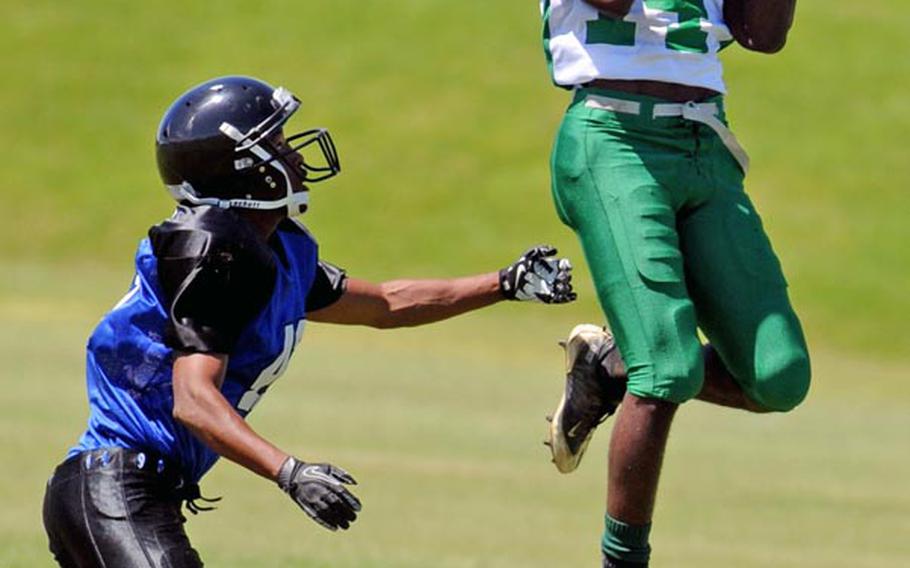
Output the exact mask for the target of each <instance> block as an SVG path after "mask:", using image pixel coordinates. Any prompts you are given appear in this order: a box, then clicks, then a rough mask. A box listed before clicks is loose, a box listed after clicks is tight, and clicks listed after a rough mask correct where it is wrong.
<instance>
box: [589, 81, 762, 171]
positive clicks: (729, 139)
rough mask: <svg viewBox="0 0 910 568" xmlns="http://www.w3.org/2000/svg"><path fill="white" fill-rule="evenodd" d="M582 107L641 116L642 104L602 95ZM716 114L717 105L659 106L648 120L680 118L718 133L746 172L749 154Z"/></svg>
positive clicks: (668, 104) (717, 111)
mask: <svg viewBox="0 0 910 568" xmlns="http://www.w3.org/2000/svg"><path fill="white" fill-rule="evenodd" d="M585 106H586V107H588V108H596V109H601V110H609V111H612V112H619V113H622V114H634V115H636V116H640V115H641V103H638V102H635V101H627V100H623V99H614V98H611V97H605V96H602V95H588V96H587V97H586V98H585ZM719 112H720V109H719V107H718V106H717V103H694V102H688V103H658V104H655V105H654V111H653V114H652V116H651V118H667V117H674V116H681V117H683V118H685V119H686V120H693V121H695V122H700V123H701V124H704V125H706V126H708V127H710V128H711V130H713V131H714V132H716V133H717V135H718V136H719V137H720V139H721V141H722V142H723V143H724V146H726V147H727V149H728V150H730V153H731V154H733V157H734V158H736V161H737V162H739V166H740V167H741V168H742V169H743V173H747V172H748V171H749V154H747V153H746V151H745V150H744V149H743V147H742V146H741V145H740V144H739V142H738V141H737V140H736V136H734V135H733V132H732V131H731V130H730V129H729V128H727V126H726V125H725V124H724V123H723V122H721V120H720V119H719V118H718V117H717V115H718V113H719Z"/></svg>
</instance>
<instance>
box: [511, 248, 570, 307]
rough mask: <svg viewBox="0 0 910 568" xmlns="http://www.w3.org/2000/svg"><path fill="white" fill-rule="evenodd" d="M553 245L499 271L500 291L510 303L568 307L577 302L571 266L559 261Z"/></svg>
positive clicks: (561, 259)
mask: <svg viewBox="0 0 910 568" xmlns="http://www.w3.org/2000/svg"><path fill="white" fill-rule="evenodd" d="M556 252H557V251H556V249H555V248H553V247H551V246H550V245H540V246H536V247H532V248H529V249H528V250H526V251H525V253H524V254H523V255H521V257H520V258H519V259H518V260H516V261H515V262H514V263H513V264H512V265H510V266H507V267H505V268H503V269H502V270H500V271H499V289H500V291H501V292H502V295H503V296H505V297H506V298H507V299H509V300H520V301H532V302H543V303H544V304H565V303H566V302H571V301H573V300H575V298H576V295H575V292H574V291H572V263H571V262H569V259H567V258H556V257H555V256H553V255H555V254H556Z"/></svg>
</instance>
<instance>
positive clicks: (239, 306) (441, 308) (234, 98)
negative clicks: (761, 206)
mask: <svg viewBox="0 0 910 568" xmlns="http://www.w3.org/2000/svg"><path fill="white" fill-rule="evenodd" d="M299 106H300V101H299V100H298V99H297V98H296V97H295V96H294V95H293V94H291V93H290V92H289V91H288V90H286V89H283V88H273V87H271V86H269V85H267V84H266V83H263V82H261V81H258V80H256V79H252V78H248V77H223V78H219V79H215V80H212V81H208V82H206V83H203V84H202V85H199V86H197V87H195V88H193V89H191V90H189V91H187V92H186V93H185V94H183V95H182V96H181V97H180V98H179V99H177V100H176V101H175V102H174V103H173V104H172V105H171V107H170V108H169V109H168V110H167V112H166V113H165V115H164V118H163V120H162V121H161V125H160V127H159V130H158V135H157V157H158V169H159V172H160V174H161V177H162V179H163V181H164V183H165V185H166V186H167V188H168V190H169V191H170V193H171V194H172V196H173V197H174V198H175V199H176V200H177V201H178V203H179V205H178V207H177V210H176V212H175V213H174V214H173V216H172V217H171V218H170V219H168V220H166V221H164V222H163V223H161V224H159V225H156V226H154V227H152V228H151V229H150V230H149V238H147V239H144V240H142V241H141V242H140V244H139V250H138V252H137V254H136V276H135V279H134V280H133V284H132V286H131V287H130V289H129V291H128V292H127V294H126V295H125V296H124V298H123V299H122V300H120V302H119V303H118V304H117V305H116V306H114V308H113V310H112V311H110V312H109V313H108V314H107V315H105V316H104V318H103V319H102V320H101V322H100V323H99V324H98V326H97V328H96V329H95V331H94V332H93V333H92V336H91V338H90V339H89V342H88V357H87V386H88V398H89V407H90V415H89V421H88V428H87V429H86V431H85V433H84V434H83V435H82V437H81V439H80V440H79V442H78V443H77V444H76V445H75V446H74V447H73V448H71V449H70V451H69V454H68V455H67V457H66V459H65V461H64V462H63V463H62V464H60V465H59V466H58V467H57V468H56V470H55V471H54V474H53V476H52V477H51V478H50V480H49V481H48V486H47V492H46V495H45V501H44V524H45V528H46V530H47V534H48V537H49V541H50V549H51V552H52V553H53V554H54V557H55V559H56V560H57V562H58V563H59V564H60V565H61V566H66V567H70V566H78V567H90V566H118V567H119V566H130V567H139V566H150V567H158V566H169V567H183V566H201V565H202V562H201V560H200V559H199V555H198V554H197V552H196V551H195V550H194V549H193V548H192V546H191V545H190V542H189V540H188V539H187V536H186V533H185V531H184V527H183V524H184V522H185V519H184V517H183V516H182V514H181V503H182V502H184V501H186V502H187V507H188V508H189V509H190V510H191V511H192V512H196V511H197V510H199V509H205V508H207V507H205V506H204V505H201V504H199V503H198V500H199V499H202V498H201V497H200V494H199V488H198V481H199V479H200V478H201V477H202V476H203V475H204V474H205V473H206V471H208V470H209V469H210V468H211V467H212V465H214V463H215V462H216V460H217V459H218V458H219V457H220V456H224V457H226V458H228V459H229V460H231V461H233V462H235V463H237V464H240V465H242V466H243V467H246V468H248V469H249V470H251V471H253V472H255V473H257V474H259V475H261V476H263V477H265V478H267V479H269V480H272V481H274V482H276V483H277V485H278V487H279V488H280V489H281V490H282V491H284V492H286V493H287V494H288V495H289V496H290V498H291V499H292V500H293V501H294V502H295V503H297V505H299V506H300V508H301V509H303V511H304V512H305V513H306V514H307V515H309V516H310V517H311V518H312V519H313V520H314V521H316V522H317V523H319V524H320V525H322V526H323V527H325V528H327V529H330V530H337V529H339V528H340V529H346V528H348V526H349V525H350V524H351V523H352V522H353V521H354V519H355V518H356V516H357V512H358V511H359V510H360V501H359V500H358V499H357V497H355V496H354V495H353V494H352V493H351V492H350V491H349V490H348V488H347V487H346V486H348V485H351V484H354V483H355V482H354V479H353V477H351V475H350V474H348V473H347V472H346V471H344V470H343V469H341V468H340V467H337V466H334V465H331V464H328V463H310V462H306V461H303V460H301V459H297V458H295V457H293V456H290V455H288V454H287V453H286V452H284V451H282V450H281V449H279V448H278V447H276V446H275V445H273V444H272V443H270V442H269V441H268V440H265V439H264V438H263V437H261V436H260V435H258V434H257V433H256V432H255V431H253V429H252V428H250V426H249V425H248V424H247V423H246V422H245V421H244V417H245V416H246V415H247V414H248V413H249V412H250V411H251V410H252V409H253V407H254V406H255V405H256V403H257V402H258V401H259V399H260V398H261V397H262V395H263V394H264V393H265V392H266V390H267V389H268V388H269V386H270V385H271V384H272V383H273V382H274V381H275V379H277V378H278V377H279V376H280V375H281V374H282V372H283V371H284V370H285V369H286V368H287V365H288V360H289V359H290V356H291V354H292V353H293V351H294V347H295V345H296V344H297V342H298V341H299V340H300V338H301V335H302V332H303V327H304V322H305V321H306V320H310V321H318V322H331V323H341V324H354V325H358V324H359V325H367V326H372V327H377V328H390V327H401V326H414V325H421V324H426V323H430V322H434V321H439V320H442V319H445V318H449V317H452V316H455V315H458V314H461V313H464V312H468V311H471V310H475V309H478V308H482V307H485V306H488V305H491V304H494V303H496V302H498V301H500V300H504V299H510V300H531V301H540V302H545V303H555V304H558V303H563V302H569V301H572V300H573V299H574V298H575V294H574V293H573V291H572V286H571V281H570V278H571V265H570V264H569V262H568V261H567V260H565V259H559V258H555V257H554V255H555V253H556V251H555V250H554V249H552V248H550V247H547V246H539V247H534V248H532V249H530V250H528V251H527V252H526V253H525V254H524V255H522V256H521V257H520V258H519V259H518V260H517V261H516V262H515V263H513V264H512V265H510V266H508V267H506V268H504V269H502V270H500V271H499V272H490V273H487V274H481V275H476V276H469V277H465V278H455V279H449V280H397V281H392V282H385V283H382V284H374V283H371V282H367V281H364V280H358V279H355V278H349V277H347V275H346V273H345V271H343V270H341V269H340V268H337V267H335V266H333V265H331V264H329V263H328V262H325V261H323V260H321V259H320V258H319V254H318V248H317V245H316V241H315V240H314V239H313V237H312V235H310V233H309V232H307V230H306V229H305V228H304V227H303V225H301V224H299V223H297V222H296V221H294V220H293V219H292V217H294V216H295V215H298V214H300V213H302V212H303V211H305V210H306V208H307V196H308V193H307V191H308V187H309V185H310V184H313V183H317V182H319V181H323V180H325V179H328V178H330V177H332V176H334V175H335V174H337V173H338V172H339V171H340V164H339V160H338V155H337V153H336V151H335V146H334V144H333V142H332V139H331V137H330V136H329V133H328V132H327V131H326V130H324V129H312V130H306V131H304V132H301V133H299V134H294V135H292V136H285V133H284V126H285V123H286V122H287V121H288V119H290V118H291V116H292V115H293V114H294V113H295V112H296V111H297V109H298V108H299ZM305 149H307V150H305ZM309 150H315V152H313V154H315V155H317V156H318V157H319V160H318V163H316V162H314V161H313V160H312V159H310V160H307V159H305V158H304V157H303V154H302V153H301V152H307V151H309ZM203 501H205V499H203Z"/></svg>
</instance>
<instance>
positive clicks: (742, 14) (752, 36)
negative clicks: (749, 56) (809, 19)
mask: <svg viewBox="0 0 910 568" xmlns="http://www.w3.org/2000/svg"><path fill="white" fill-rule="evenodd" d="M795 11H796V0H725V2H724V21H726V23H727V25H728V26H729V28H730V32H731V33H732V34H733V37H734V39H736V41H737V42H738V43H739V44H740V45H742V46H743V47H745V48H746V49H749V50H752V51H759V52H762V53H777V52H778V51H780V50H781V49H783V48H784V45H785V44H786V43H787V33H788V32H789V31H790V28H791V27H792V26H793V15H794V13H795Z"/></svg>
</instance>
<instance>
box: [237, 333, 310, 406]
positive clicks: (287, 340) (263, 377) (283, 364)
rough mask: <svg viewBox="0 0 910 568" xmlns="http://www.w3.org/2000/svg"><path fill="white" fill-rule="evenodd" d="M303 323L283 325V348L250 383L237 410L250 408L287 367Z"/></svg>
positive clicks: (300, 334) (301, 335)
mask: <svg viewBox="0 0 910 568" xmlns="http://www.w3.org/2000/svg"><path fill="white" fill-rule="evenodd" d="M305 323H306V320H300V321H299V322H297V324H293V323H289V324H287V325H286V326H284V348H283V349H282V350H281V353H279V354H278V357H276V358H275V360H274V361H272V364H271V365H269V366H268V367H266V368H265V369H263V370H262V372H261V373H259V376H258V377H256V380H255V381H253V384H252V385H250V389H249V390H248V391H246V392H245V393H243V396H242V397H240V401H239V402H238V403H237V410H240V411H242V412H249V411H250V410H252V409H253V407H254V406H256V403H258V402H259V399H260V398H262V395H263V394H265V390H266V389H267V388H269V385H271V384H272V383H274V382H275V381H276V380H277V379H278V377H280V376H281V375H282V374H283V373H284V371H285V370H286V369H287V368H288V362H289V361H290V360H291V353H293V352H294V346H295V345H297V344H298V343H300V338H301V337H303V326H304V324H305Z"/></svg>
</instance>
